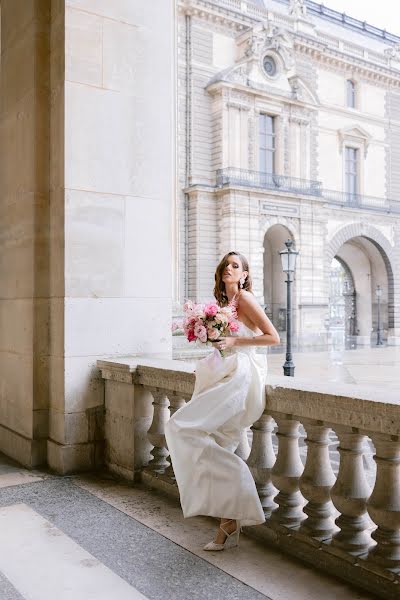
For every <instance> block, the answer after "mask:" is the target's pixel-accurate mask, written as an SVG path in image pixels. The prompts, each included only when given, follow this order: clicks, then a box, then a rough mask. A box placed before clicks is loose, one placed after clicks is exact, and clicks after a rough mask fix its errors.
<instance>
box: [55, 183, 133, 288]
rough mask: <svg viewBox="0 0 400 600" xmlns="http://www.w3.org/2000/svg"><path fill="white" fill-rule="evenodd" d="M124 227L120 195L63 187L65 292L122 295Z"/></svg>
mask: <svg viewBox="0 0 400 600" xmlns="http://www.w3.org/2000/svg"><path fill="white" fill-rule="evenodd" d="M140 206H142V203H141V204H140ZM125 229H126V227H125V198H124V197H120V196H117V195H114V194H112V195H106V194H93V193H89V192H79V191H75V190H67V191H66V198H65V293H66V295H67V296H70V297H89V298H98V297H103V296H115V297H119V296H122V295H123V278H124V258H123V252H124V236H125ZM133 234H134V232H133ZM130 267H131V265H130Z"/></svg>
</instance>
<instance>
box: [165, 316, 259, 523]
mask: <svg viewBox="0 0 400 600" xmlns="http://www.w3.org/2000/svg"><path fill="white" fill-rule="evenodd" d="M238 335H240V336H242V337H243V336H253V335H255V334H254V332H253V331H251V330H250V329H249V328H248V327H246V326H245V325H244V324H243V323H240V329H239V332H238ZM227 354H228V355H227V356H225V357H221V355H220V353H219V351H218V350H214V352H213V353H211V354H210V355H208V356H207V357H206V358H204V359H202V360H200V361H198V363H197V365H196V383H195V389H194V393H193V396H192V398H191V400H190V401H189V402H188V403H187V404H185V405H184V406H182V407H181V408H180V409H179V410H177V411H176V412H175V414H174V415H172V417H171V418H170V420H169V421H168V422H167V424H166V432H165V435H166V440H167V444H168V449H169V452H170V457H171V460H172V466H173V468H174V473H175V478H176V482H177V484H178V488H179V493H180V499H181V505H182V510H183V514H184V516H185V517H193V516H195V515H209V516H213V517H226V518H228V519H237V520H239V521H240V522H241V524H242V525H257V524H259V523H263V522H264V521H265V517H264V512H263V509H262V506H261V503H260V499H259V497H258V493H257V490H256V486H255V483H254V479H253V477H252V475H251V473H250V471H249V468H248V466H247V465H246V463H245V462H244V461H243V460H242V459H241V458H240V457H239V456H237V454H235V450H236V448H237V446H238V444H239V441H240V436H241V432H242V430H243V429H244V428H246V427H249V426H250V425H252V424H253V423H254V422H255V421H257V420H258V419H259V418H260V416H261V415H262V413H263V411H264V407H265V392H264V387H265V376H266V371H267V363H266V356H265V355H261V354H257V353H256V351H255V348H254V347H251V346H248V347H242V348H240V347H239V348H238V349H233V350H232V351H230V352H229V353H227Z"/></svg>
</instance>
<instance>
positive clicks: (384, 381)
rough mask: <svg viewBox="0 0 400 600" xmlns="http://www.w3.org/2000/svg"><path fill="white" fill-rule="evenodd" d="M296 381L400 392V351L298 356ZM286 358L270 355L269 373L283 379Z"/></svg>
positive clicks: (378, 348)
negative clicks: (280, 376) (321, 382)
mask: <svg viewBox="0 0 400 600" xmlns="http://www.w3.org/2000/svg"><path fill="white" fill-rule="evenodd" d="M293 360H294V364H295V367H296V368H295V377H296V378H299V379H307V380H309V381H325V382H327V381H332V382H343V383H350V384H360V385H368V386H371V387H382V386H384V387H385V388H387V387H388V386H389V387H391V388H396V389H397V388H398V389H399V391H400V347H398V346H383V347H382V346H375V347H371V348H357V349H355V350H339V349H336V350H331V351H327V352H294V353H293ZM284 362H285V355H284V354H281V353H279V354H274V353H270V354H268V367H269V373H271V374H272V375H283V370H282V365H283V363H284Z"/></svg>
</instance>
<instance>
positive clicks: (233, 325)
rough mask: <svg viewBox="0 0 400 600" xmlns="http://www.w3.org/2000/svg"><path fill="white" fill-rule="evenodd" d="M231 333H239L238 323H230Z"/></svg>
mask: <svg viewBox="0 0 400 600" xmlns="http://www.w3.org/2000/svg"><path fill="white" fill-rule="evenodd" d="M229 331H230V332H231V333H236V331H239V323H238V322H237V321H231V322H230V323H229Z"/></svg>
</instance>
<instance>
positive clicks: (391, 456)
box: [367, 434, 400, 573]
mask: <svg viewBox="0 0 400 600" xmlns="http://www.w3.org/2000/svg"><path fill="white" fill-rule="evenodd" d="M372 441H373V442H374V444H375V448H376V454H375V457H374V458H375V461H376V467H377V470H376V481H375V487H374V490H373V492H372V495H371V497H370V499H369V501H368V503H367V508H368V512H369V514H370V516H371V519H372V520H373V521H374V523H375V524H376V525H378V528H377V529H376V530H375V531H374V532H373V534H372V537H373V538H374V540H375V541H376V542H377V544H376V546H375V547H374V548H372V550H371V551H370V553H369V556H368V558H369V559H370V560H372V561H374V562H376V563H378V564H380V565H381V566H383V567H384V568H386V569H389V570H390V571H393V572H395V573H400V439H399V436H388V435H379V434H377V435H375V436H374V437H373V440H372Z"/></svg>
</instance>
